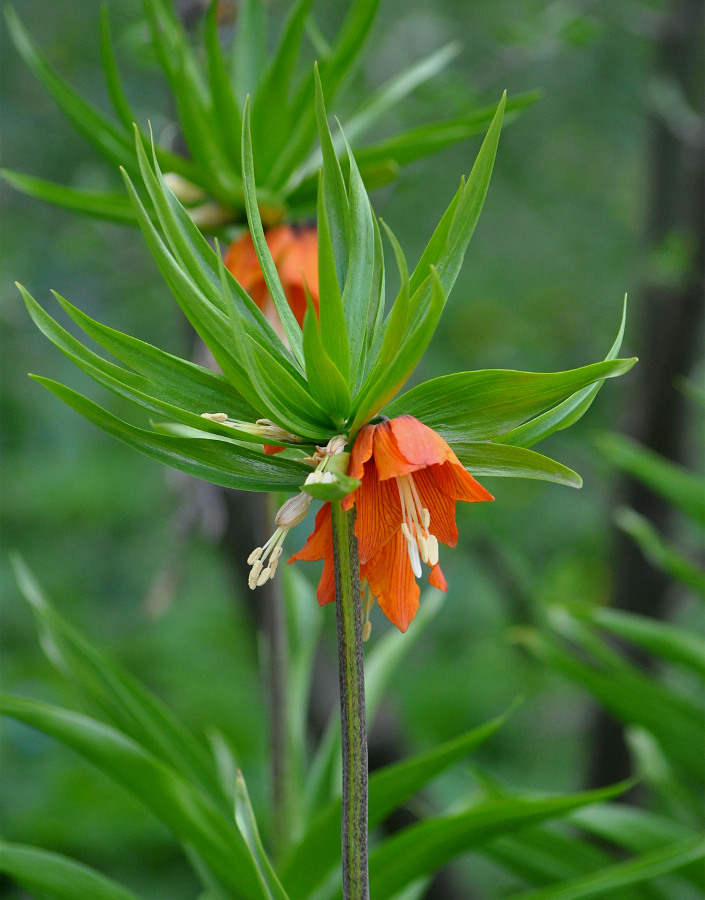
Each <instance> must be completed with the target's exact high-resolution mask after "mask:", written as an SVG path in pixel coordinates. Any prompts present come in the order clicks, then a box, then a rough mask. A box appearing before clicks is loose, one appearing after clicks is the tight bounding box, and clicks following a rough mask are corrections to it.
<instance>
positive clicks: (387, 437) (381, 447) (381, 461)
mask: <svg viewBox="0 0 705 900" xmlns="http://www.w3.org/2000/svg"><path fill="white" fill-rule="evenodd" d="M393 421H395V420H394V419H390V420H387V421H386V422H381V423H380V424H379V425H378V426H377V428H376V430H375V433H374V451H373V456H374V459H375V464H376V465H377V474H378V476H379V478H380V480H382V481H386V480H387V479H389V478H397V477H398V476H399V475H408V474H409V473H410V472H414V471H415V470H416V469H417V468H418V466H416V465H415V464H414V463H413V462H411V461H410V460H409V459H407V458H406V456H405V454H404V453H403V452H402V450H401V448H400V447H399V444H398V442H397V440H396V438H395V436H394V432H393V431H392V427H391V426H392V422H393ZM414 421H416V420H414Z"/></svg>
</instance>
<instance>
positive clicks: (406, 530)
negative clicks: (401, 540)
mask: <svg viewBox="0 0 705 900" xmlns="http://www.w3.org/2000/svg"><path fill="white" fill-rule="evenodd" d="M401 533H402V534H403V535H404V537H405V538H406V539H407V541H408V542H409V543H410V544H411V543H413V541H414V539H413V538H412V536H411V532H410V531H409V526H408V525H407V524H406V522H402V523H401Z"/></svg>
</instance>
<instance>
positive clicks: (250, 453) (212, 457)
mask: <svg viewBox="0 0 705 900" xmlns="http://www.w3.org/2000/svg"><path fill="white" fill-rule="evenodd" d="M33 377H34V379H35V380H36V381H38V382H39V383H40V384H43V385H44V386H45V387H47V388H49V390H50V391H52V393H54V394H56V396H57V397H58V398H59V399H60V400H63V401H64V403H66V404H67V405H68V406H70V407H71V408H72V409H73V410H75V411H76V412H77V413H79V415H82V416H83V417H84V418H86V419H88V420H89V421H90V422H92V423H93V424H94V425H97V426H98V428H101V429H102V430H103V431H105V432H107V433H108V434H110V435H112V436H113V437H115V438H117V439H118V440H119V441H122V442H123V443H124V444H127V445H128V447H132V448H133V449H134V450H139V451H140V452H141V453H144V454H145V456H149V457H150V458H151V459H155V460H157V462H161V463H164V464H165V465H167V466H171V467H172V468H174V469H179V470H180V471H182V472H186V473H187V474H189V475H194V476H195V477H196V478H203V479H204V480H205V481H210V482H212V483H213V484H220V485H222V486H223V487H229V488H234V489H235V490H244V491H248V490H249V491H297V490H299V488H300V487H301V484H302V482H303V480H304V478H305V477H306V475H307V474H308V472H309V471H310V469H308V468H307V467H306V466H303V465H301V464H300V463H296V462H294V461H293V460H287V459H280V458H278V457H274V456H266V455H264V454H261V453H256V452H255V451H254V450H249V449H248V448H246V447H238V448H237V450H235V449H234V445H233V444H232V443H231V442H230V441H219V440H208V439H190V438H182V437H176V436H173V435H164V434H157V433H154V432H151V431H145V430H143V429H141V428H136V427H135V426H133V425H129V424H128V423H126V422H123V421H121V420H120V419H118V418H117V417H116V416H113V415H112V414H111V413H109V412H107V411H106V410H104V409H102V408H101V407H100V406H97V405H96V404H95V403H93V402H91V401H90V400H87V399H86V398H85V397H82V396H81V395H80V394H77V393H76V392H75V391H72V390H71V389H70V388H67V387H65V386H64V385H62V384H58V383H57V382H55V381H51V380H50V379H48V378H40V377H39V376H36V375H35V376H33Z"/></svg>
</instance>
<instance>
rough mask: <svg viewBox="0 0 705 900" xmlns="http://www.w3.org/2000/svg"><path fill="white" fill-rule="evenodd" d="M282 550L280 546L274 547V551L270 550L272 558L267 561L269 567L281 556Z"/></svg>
mask: <svg viewBox="0 0 705 900" xmlns="http://www.w3.org/2000/svg"><path fill="white" fill-rule="evenodd" d="M283 549H284V548H283V547H282V546H281V544H280V545H279V546H278V547H275V548H274V550H272V556H271V558H270V560H269V565H270V566H271V565H275V564H276V563H277V561H278V560H279V557H280V556H281V555H282V552H283Z"/></svg>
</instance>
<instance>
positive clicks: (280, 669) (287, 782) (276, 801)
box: [262, 494, 292, 858]
mask: <svg viewBox="0 0 705 900" xmlns="http://www.w3.org/2000/svg"><path fill="white" fill-rule="evenodd" d="M266 496H267V521H268V522H273V521H274V517H275V516H276V514H277V510H278V509H279V505H280V500H281V498H280V497H279V495H277V494H267V495H266ZM262 587H263V588H264V587H266V591H264V592H263V593H264V596H263V597H262V600H263V601H264V604H265V625H264V627H265V632H266V639H267V645H268V653H269V711H270V712H269V714H270V733H271V745H272V757H271V766H272V768H271V777H272V849H273V852H274V856H275V858H279V857H280V856H281V855H282V854H283V852H284V851H285V850H286V848H287V846H288V843H289V841H290V839H291V826H292V794H291V787H292V777H291V775H292V773H291V754H290V752H289V738H288V729H287V709H288V692H287V665H288V655H289V654H288V642H287V635H286V620H285V614H284V595H283V591H282V581H281V578H279V577H277V578H273V579H272V580H271V581H268V582H267V583H266V585H263V586H262Z"/></svg>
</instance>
